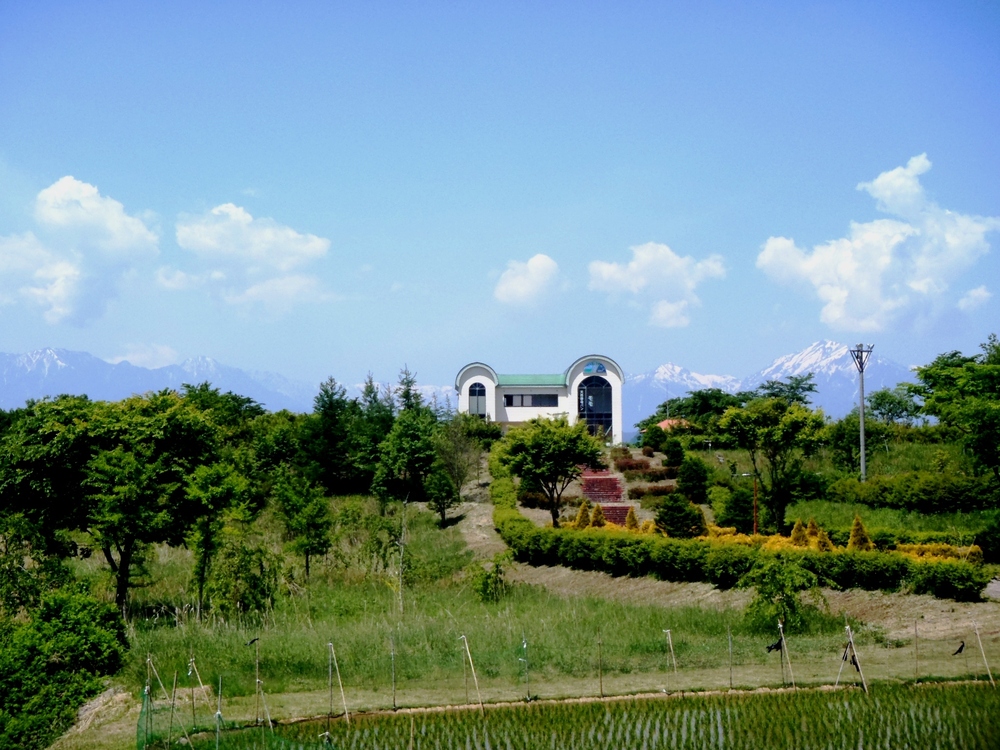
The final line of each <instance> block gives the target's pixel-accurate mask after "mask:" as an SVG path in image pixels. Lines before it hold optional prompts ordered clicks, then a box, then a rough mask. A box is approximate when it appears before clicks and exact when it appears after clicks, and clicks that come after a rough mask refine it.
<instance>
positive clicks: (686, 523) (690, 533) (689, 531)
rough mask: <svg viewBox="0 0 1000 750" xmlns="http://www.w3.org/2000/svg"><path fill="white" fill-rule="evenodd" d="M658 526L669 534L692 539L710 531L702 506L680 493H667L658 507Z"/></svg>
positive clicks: (678, 537)
mask: <svg viewBox="0 0 1000 750" xmlns="http://www.w3.org/2000/svg"><path fill="white" fill-rule="evenodd" d="M656 526H657V528H659V529H660V530H661V531H663V532H665V533H666V534H667V536H672V537H675V538H677V539H690V538H692V537H696V536H703V535H704V534H707V533H708V526H707V525H706V524H705V514H704V513H703V512H702V510H701V508H699V507H698V506H697V505H694V504H693V503H692V502H691V501H690V500H688V499H687V498H686V497H684V496H683V495H681V494H679V493H674V494H671V495H666V496H665V497H664V498H663V501H662V502H661V503H660V505H659V507H658V508H657V509H656Z"/></svg>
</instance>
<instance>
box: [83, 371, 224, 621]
mask: <svg viewBox="0 0 1000 750" xmlns="http://www.w3.org/2000/svg"><path fill="white" fill-rule="evenodd" d="M91 432H92V434H93V435H94V436H95V440H96V442H97V444H98V445H100V446H101V449H100V450H99V451H98V452H97V453H96V454H95V455H94V457H93V458H92V459H91V460H90V461H89V462H88V463H87V467H86V479H85V480H84V485H85V487H86V488H87V489H88V490H89V495H90V499H91V505H90V507H89V509H88V518H87V527H88V530H89V531H90V533H91V535H92V536H93V538H94V540H95V541H96V543H97V544H98V545H99V546H100V548H101V550H102V551H103V553H104V557H105V559H106V560H107V562H108V565H109V567H110V568H111V571H112V573H114V575H115V578H116V585H115V603H116V604H117V606H118V608H119V609H122V608H124V607H125V606H126V604H127V601H128V591H129V588H130V586H131V581H132V573H133V570H134V566H135V565H136V564H137V563H138V562H139V561H140V559H141V554H142V552H143V550H144V548H145V547H146V546H147V545H150V544H155V543H157V542H167V543H171V544H179V543H181V542H182V541H183V539H184V536H185V535H186V533H187V532H188V530H189V529H190V526H191V523H192V522H193V521H194V519H195V517H196V515H195V513H193V512H192V507H191V506H189V505H188V504H187V502H186V501H187V499H188V498H187V494H186V488H187V486H188V482H187V479H188V476H189V475H190V474H191V473H192V472H193V471H194V470H195V468H196V467H197V466H198V465H200V464H202V463H205V462H206V461H211V460H213V459H214V456H215V453H216V449H217V433H216V428H215V426H214V425H213V424H212V423H211V422H210V421H209V420H207V419H206V418H205V417H204V415H203V414H201V413H200V412H199V411H197V410H196V409H194V408H192V407H191V406H190V405H189V404H186V403H185V402H184V401H183V400H182V399H181V397H180V396H178V395H177V393H175V392H173V391H161V392H159V393H153V394H147V395H146V396H133V397H132V398H128V399H125V400H124V401H120V402H118V403H113V404H102V405H101V409H100V412H99V414H98V416H97V418H95V420H94V422H93V424H92V425H91Z"/></svg>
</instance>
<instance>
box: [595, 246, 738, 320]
mask: <svg viewBox="0 0 1000 750" xmlns="http://www.w3.org/2000/svg"><path fill="white" fill-rule="evenodd" d="M631 250H632V260H630V261H629V262H628V263H626V264H622V263H609V262H607V261H603V260H595V261H593V262H592V263H591V264H590V267H589V268H590V284H589V287H590V288H591V289H593V290H596V291H601V292H608V293H609V294H630V295H633V296H642V297H644V298H647V299H648V298H652V300H653V301H652V303H651V316H650V324H651V325H655V326H661V327H666V328H679V327H683V326H686V325H689V324H690V322H691V319H690V316H689V315H688V313H689V311H690V309H691V307H693V306H695V305H698V304H700V301H699V299H698V295H697V294H696V293H695V292H696V290H697V288H698V286H699V285H700V284H701V283H702V282H703V281H705V280H707V279H718V278H723V277H725V275H726V267H725V264H724V263H723V260H722V258H721V257H720V256H718V255H710V256H709V257H708V258H705V259H704V260H695V259H694V258H693V257H692V256H690V255H683V256H682V255H678V254H677V253H675V252H674V251H673V250H671V249H670V247H668V246H667V245H664V244H661V243H658V242H647V243H646V244H644V245H637V246H635V247H632V248H631Z"/></svg>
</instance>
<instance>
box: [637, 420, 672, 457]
mask: <svg viewBox="0 0 1000 750" xmlns="http://www.w3.org/2000/svg"><path fill="white" fill-rule="evenodd" d="M666 439H667V433H665V432H664V431H663V428H662V427H660V425H658V424H654V425H650V426H649V427H647V428H646V430H645V431H644V432H643V433H642V447H643V448H646V447H649V448H652V449H653V450H654V451H662V450H663V443H664V441H665V440H666Z"/></svg>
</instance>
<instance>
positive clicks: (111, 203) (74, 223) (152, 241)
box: [35, 175, 157, 257]
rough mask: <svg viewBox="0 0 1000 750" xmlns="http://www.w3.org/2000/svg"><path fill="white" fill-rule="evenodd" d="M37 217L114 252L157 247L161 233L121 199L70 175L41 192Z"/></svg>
mask: <svg viewBox="0 0 1000 750" xmlns="http://www.w3.org/2000/svg"><path fill="white" fill-rule="evenodd" d="M35 219H36V220H37V221H38V223H39V224H42V225H45V226H48V227H50V228H53V229H61V230H65V231H67V232H70V233H72V234H71V236H70V240H71V241H77V242H79V241H84V242H87V243H88V244H91V245H93V246H94V247H96V248H97V249H99V250H101V251H102V252H104V253H106V254H108V255H110V256H117V257H129V256H131V255H133V254H136V253H148V254H155V253H156V251H157V237H156V235H155V234H154V233H153V232H152V230H150V229H149V227H147V226H146V224H145V223H144V222H143V221H142V219H139V218H137V217H135V216H129V215H128V214H126V213H125V207H124V206H122V204H121V203H119V202H118V201H116V200H114V199H113V198H108V197H106V196H103V195H101V193H100V191H98V189H97V188H96V187H94V186H93V185H90V184H88V183H86V182H81V181H80V180H78V179H76V178H75V177H71V176H69V175H67V176H66V177H63V178H61V179H60V180H57V181H56V182H55V183H53V184H52V185H50V186H49V187H47V188H45V189H44V190H42V191H41V192H40V193H39V194H38V198H37V199H36V200H35Z"/></svg>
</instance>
